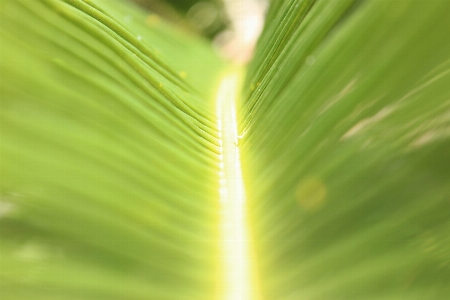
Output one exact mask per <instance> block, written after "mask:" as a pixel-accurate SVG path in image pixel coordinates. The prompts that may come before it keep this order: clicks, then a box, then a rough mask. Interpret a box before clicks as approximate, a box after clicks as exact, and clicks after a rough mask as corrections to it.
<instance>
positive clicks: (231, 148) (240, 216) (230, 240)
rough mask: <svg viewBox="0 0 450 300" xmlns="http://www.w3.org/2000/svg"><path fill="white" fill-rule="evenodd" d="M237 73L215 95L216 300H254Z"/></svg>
mask: <svg viewBox="0 0 450 300" xmlns="http://www.w3.org/2000/svg"><path fill="white" fill-rule="evenodd" d="M239 80H240V73H239V71H233V72H230V73H228V74H227V75H225V76H224V77H223V79H222V81H221V83H220V86H219V90H218V93H217V99H216V100H217V115H218V120H219V121H218V123H219V124H218V126H219V132H220V138H221V150H222V154H221V156H220V160H221V162H220V164H221V170H220V172H221V173H220V209H221V215H222V219H221V222H220V226H221V228H220V232H221V235H222V236H221V242H222V245H221V246H222V254H223V259H222V264H223V269H222V270H223V273H224V274H223V276H221V277H222V279H223V287H222V289H221V290H222V291H223V292H222V295H220V297H219V299H218V300H254V299H255V297H254V296H253V295H252V293H253V292H252V291H253V290H254V286H253V280H252V276H251V266H250V265H251V257H250V251H249V249H250V247H249V239H248V228H247V220H246V212H245V190H244V184H243V180H242V171H241V164H240V157H239V149H238V146H237V141H238V134H237V120H236V105H237V96H238V95H239Z"/></svg>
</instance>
